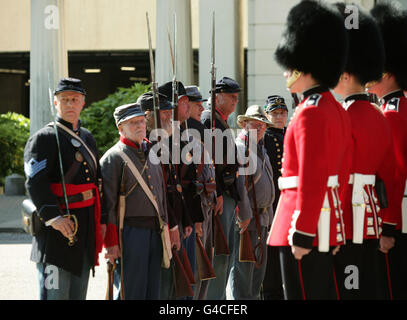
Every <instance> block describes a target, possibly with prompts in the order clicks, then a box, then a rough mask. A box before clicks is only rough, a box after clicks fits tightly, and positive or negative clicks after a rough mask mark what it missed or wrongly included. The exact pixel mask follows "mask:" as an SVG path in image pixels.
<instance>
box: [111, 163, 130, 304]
mask: <svg viewBox="0 0 407 320" xmlns="http://www.w3.org/2000/svg"><path fill="white" fill-rule="evenodd" d="M126 166H127V162H124V164H123V168H122V175H121V179H120V188H119V194H118V200H119V201H117V207H116V221H117V224H118V230H119V249H120V256H121V257H123V228H124V215H125V213H126V190H125V184H124V177H125V170H126ZM122 259H123V258H122ZM108 270H109V269H108ZM120 271H121V272H120V298H121V299H122V300H124V299H125V296H124V279H123V275H124V272H123V260H121V261H120ZM108 272H109V271H108ZM112 272H113V271H112ZM109 285H110V283H108V286H109Z"/></svg>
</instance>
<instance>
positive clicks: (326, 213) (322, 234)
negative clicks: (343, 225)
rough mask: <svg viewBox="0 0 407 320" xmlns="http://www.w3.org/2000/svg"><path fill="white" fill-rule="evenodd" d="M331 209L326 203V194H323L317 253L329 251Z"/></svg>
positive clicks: (327, 202)
mask: <svg viewBox="0 0 407 320" xmlns="http://www.w3.org/2000/svg"><path fill="white" fill-rule="evenodd" d="M330 220H331V208H330V206H329V201H328V193H325V198H324V204H323V205H322V208H321V214H320V215H319V220H318V251H320V252H328V251H329V231H330V229H331V221H330Z"/></svg>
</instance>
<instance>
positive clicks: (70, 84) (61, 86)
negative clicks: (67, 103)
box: [54, 78, 86, 96]
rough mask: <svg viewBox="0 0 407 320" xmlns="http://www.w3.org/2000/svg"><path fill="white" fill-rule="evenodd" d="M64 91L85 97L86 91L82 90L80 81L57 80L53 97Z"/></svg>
mask: <svg viewBox="0 0 407 320" xmlns="http://www.w3.org/2000/svg"><path fill="white" fill-rule="evenodd" d="M64 91H74V92H79V93H81V94H83V95H84V96H86V91H85V90H84V89H83V86H82V81H81V80H79V79H75V78H62V79H61V80H59V82H58V85H57V88H56V89H55V91H54V95H57V94H58V93H61V92H64Z"/></svg>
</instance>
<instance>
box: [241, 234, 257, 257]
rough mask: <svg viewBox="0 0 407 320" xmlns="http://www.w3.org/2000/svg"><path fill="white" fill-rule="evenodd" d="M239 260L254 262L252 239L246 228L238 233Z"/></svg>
mask: <svg viewBox="0 0 407 320" xmlns="http://www.w3.org/2000/svg"><path fill="white" fill-rule="evenodd" d="M239 262H254V263H256V257H255V256H254V250H253V245H252V240H251V239H250V233H249V231H248V230H245V232H243V233H241V234H240V246H239Z"/></svg>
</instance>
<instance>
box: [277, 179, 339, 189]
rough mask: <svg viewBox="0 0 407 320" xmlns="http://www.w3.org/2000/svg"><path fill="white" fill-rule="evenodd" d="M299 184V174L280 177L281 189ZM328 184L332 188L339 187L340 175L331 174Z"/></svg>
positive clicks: (292, 187) (279, 185)
mask: <svg viewBox="0 0 407 320" xmlns="http://www.w3.org/2000/svg"><path fill="white" fill-rule="evenodd" d="M297 186H298V176H291V177H280V178H278V187H279V189H280V190H284V189H294V188H296V187H297ZM327 186H328V187H330V188H334V187H338V186H339V182H338V175H334V176H329V177H328V182H327Z"/></svg>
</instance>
